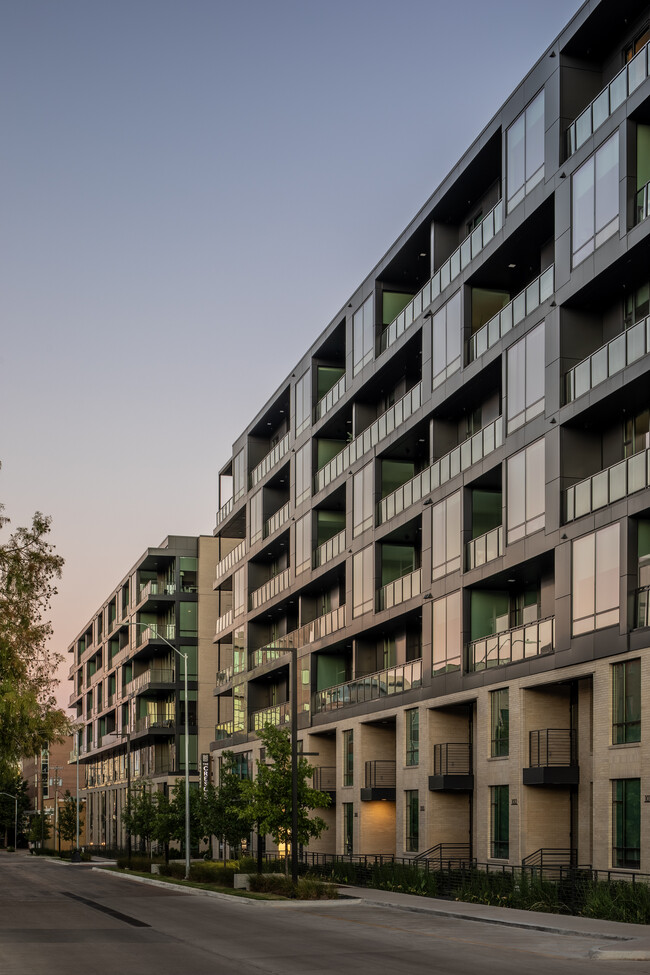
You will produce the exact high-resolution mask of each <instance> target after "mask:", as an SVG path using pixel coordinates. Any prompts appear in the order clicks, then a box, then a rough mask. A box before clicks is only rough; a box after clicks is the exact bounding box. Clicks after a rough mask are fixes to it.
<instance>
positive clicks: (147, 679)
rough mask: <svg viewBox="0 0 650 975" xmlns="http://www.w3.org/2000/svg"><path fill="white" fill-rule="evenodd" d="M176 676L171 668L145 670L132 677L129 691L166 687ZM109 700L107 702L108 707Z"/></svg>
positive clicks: (134, 692) (140, 691)
mask: <svg viewBox="0 0 650 975" xmlns="http://www.w3.org/2000/svg"><path fill="white" fill-rule="evenodd" d="M175 679H176V677H175V674H174V671H173V670H172V669H155V670H147V671H145V672H144V673H143V674H140V675H139V676H138V677H134V678H133V680H132V681H131V683H130V684H129V693H131V694H142V693H143V692H144V691H146V690H150V689H152V688H154V687H156V686H157V687H161V688H168V687H169V685H170V684H173V683H174V681H175ZM110 703H111V702H110V701H107V704H108V705H109V707H110Z"/></svg>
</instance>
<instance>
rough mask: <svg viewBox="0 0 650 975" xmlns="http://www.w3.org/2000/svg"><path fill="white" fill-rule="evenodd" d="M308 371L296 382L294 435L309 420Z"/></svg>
mask: <svg viewBox="0 0 650 975" xmlns="http://www.w3.org/2000/svg"><path fill="white" fill-rule="evenodd" d="M309 379H310V373H309V370H307V372H306V373H304V374H303V375H302V376H301V377H300V379H299V380H298V382H297V383H296V436H298V434H300V433H302V431H303V430H304V429H305V428H306V427H308V426H309V422H310V420H311V388H310V384H309Z"/></svg>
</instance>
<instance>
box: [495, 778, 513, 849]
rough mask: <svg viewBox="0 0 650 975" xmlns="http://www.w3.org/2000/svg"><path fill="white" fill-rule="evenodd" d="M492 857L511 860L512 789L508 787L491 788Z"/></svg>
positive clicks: (497, 786)
mask: <svg viewBox="0 0 650 975" xmlns="http://www.w3.org/2000/svg"><path fill="white" fill-rule="evenodd" d="M504 837H506V838H505V839H504ZM490 857H491V858H492V859H494V860H508V859H509V858H510V787H509V786H507V785H491V786H490Z"/></svg>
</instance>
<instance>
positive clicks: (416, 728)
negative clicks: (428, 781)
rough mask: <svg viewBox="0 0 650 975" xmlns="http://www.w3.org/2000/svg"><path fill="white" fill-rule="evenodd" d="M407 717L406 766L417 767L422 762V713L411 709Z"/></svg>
mask: <svg viewBox="0 0 650 975" xmlns="http://www.w3.org/2000/svg"><path fill="white" fill-rule="evenodd" d="M405 717H406V764H407V765H417V764H418V763H419V761H420V712H419V711H418V709H417V708H409V710H408V711H406V712H405Z"/></svg>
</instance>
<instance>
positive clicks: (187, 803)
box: [121, 620, 190, 880]
mask: <svg viewBox="0 0 650 975" xmlns="http://www.w3.org/2000/svg"><path fill="white" fill-rule="evenodd" d="M121 625H122V626H142V627H144V628H145V629H150V630H151V631H152V632H153V635H154V637H155V638H156V639H158V640H162V642H163V643H164V644H166V646H168V647H169V648H170V650H173V651H174V653H175V654H177V656H179V657H181V659H182V660H184V661H185V667H184V675H183V681H184V693H185V879H186V880H189V879H190V734H189V711H190V702H189V697H188V693H187V664H188V658H189V655H188V654H187V653H181V651H180V650H178V649H177V648H176V647H175V646H174V645H173V643H170V642H169V640H166V639H165V637H164V636H161V634H160V633H159V632H158V627H157V626H156V624H155V623H140V622H139V621H138V620H130V621H128V622H126V621H124V622H122V624H121Z"/></svg>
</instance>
